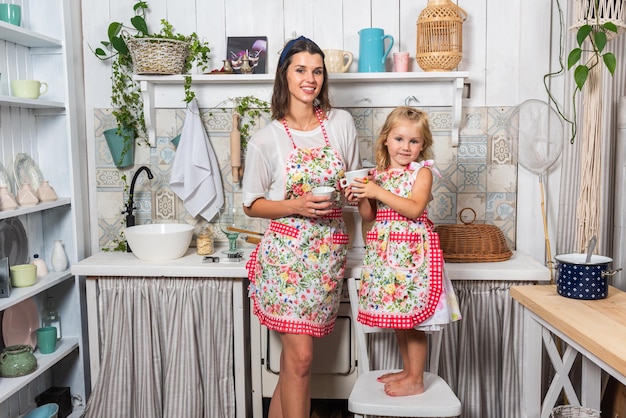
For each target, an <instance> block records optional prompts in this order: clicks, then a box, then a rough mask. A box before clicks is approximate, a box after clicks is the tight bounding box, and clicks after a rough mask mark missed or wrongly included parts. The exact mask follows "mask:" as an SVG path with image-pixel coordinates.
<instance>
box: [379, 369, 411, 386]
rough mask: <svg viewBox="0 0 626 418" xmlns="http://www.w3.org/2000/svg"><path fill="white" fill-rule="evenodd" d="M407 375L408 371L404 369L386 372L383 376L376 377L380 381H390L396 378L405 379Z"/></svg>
mask: <svg viewBox="0 0 626 418" xmlns="http://www.w3.org/2000/svg"><path fill="white" fill-rule="evenodd" d="M405 377H406V372H405V371H404V370H402V371H399V372H393V373H385V374H384V375H382V376H379V377H377V378H376V380H377V381H379V382H380V383H389V382H395V381H396V380H400V379H404V378H405Z"/></svg>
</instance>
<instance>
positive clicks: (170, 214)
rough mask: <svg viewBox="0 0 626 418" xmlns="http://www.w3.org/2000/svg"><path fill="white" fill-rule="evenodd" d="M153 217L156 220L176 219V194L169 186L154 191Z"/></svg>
mask: <svg viewBox="0 0 626 418" xmlns="http://www.w3.org/2000/svg"><path fill="white" fill-rule="evenodd" d="M153 206H154V219H155V220H156V221H174V220H176V194H174V192H172V191H171V190H170V189H169V188H165V187H164V188H161V189H159V190H158V191H157V192H155V193H154V205H153Z"/></svg>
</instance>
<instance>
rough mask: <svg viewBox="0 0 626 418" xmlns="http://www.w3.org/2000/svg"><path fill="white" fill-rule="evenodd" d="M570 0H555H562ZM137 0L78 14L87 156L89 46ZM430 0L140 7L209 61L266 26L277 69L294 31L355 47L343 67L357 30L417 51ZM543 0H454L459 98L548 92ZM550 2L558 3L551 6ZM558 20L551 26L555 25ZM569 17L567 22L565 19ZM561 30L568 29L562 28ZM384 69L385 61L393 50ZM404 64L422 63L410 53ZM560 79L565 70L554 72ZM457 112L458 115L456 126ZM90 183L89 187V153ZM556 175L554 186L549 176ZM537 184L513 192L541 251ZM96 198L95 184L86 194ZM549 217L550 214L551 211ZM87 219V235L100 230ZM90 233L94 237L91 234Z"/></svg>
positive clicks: (232, 1)
mask: <svg viewBox="0 0 626 418" xmlns="http://www.w3.org/2000/svg"><path fill="white" fill-rule="evenodd" d="M567 1H568V0H561V2H562V3H564V4H563V5H562V7H563V8H567ZM134 3H135V1H134V0H83V1H82V19H83V35H84V45H83V51H84V54H85V57H84V68H85V84H86V86H85V90H86V113H87V115H88V117H87V135H88V141H87V143H88V147H90V149H89V160H90V162H93V161H95V158H94V157H93V155H94V151H93V149H92V147H93V143H94V140H93V139H94V138H93V132H94V126H93V118H92V117H90V115H92V114H93V110H94V109H95V108H108V107H110V100H109V96H110V82H109V77H110V66H109V65H108V63H107V64H104V63H102V62H100V61H99V60H98V59H96V58H95V56H94V55H93V54H92V52H91V50H90V46H91V47H96V46H98V44H99V41H101V40H103V39H104V37H105V34H106V30H107V27H108V24H109V23H110V22H111V21H113V20H121V21H123V22H128V21H129V19H130V17H131V12H132V5H133V4H134ZM427 3H428V0H280V1H277V0H254V1H253V0H150V1H148V4H149V6H150V11H149V13H148V16H147V20H148V24H149V26H150V27H151V29H152V30H154V31H158V30H159V29H160V19H161V18H166V19H168V20H169V21H170V23H172V24H173V25H174V27H175V29H176V30H177V31H178V32H181V33H185V34H188V33H191V32H193V31H195V32H196V33H197V34H198V35H199V36H200V37H201V38H204V39H207V40H208V41H209V43H210V47H211V50H212V57H213V59H212V63H211V68H212V69H213V68H220V67H221V66H222V59H224V57H225V56H226V38H227V37H228V36H252V35H265V36H267V38H268V57H269V60H268V72H269V73H270V74H273V73H274V72H275V70H276V64H277V60H278V51H280V49H281V48H282V46H283V44H284V42H285V41H286V40H288V39H290V38H292V37H293V36H294V35H296V36H299V35H304V36H307V37H310V38H312V39H314V40H315V41H316V42H317V43H318V44H319V45H320V47H322V48H337V49H339V48H341V49H345V50H349V51H351V52H352V53H353V54H354V57H355V60H354V62H353V64H352V67H351V68H350V72H356V71H357V68H358V52H359V51H358V49H359V34H358V32H359V30H360V29H363V28H367V27H380V28H383V29H384V31H385V34H390V35H392V36H393V37H394V39H395V44H394V46H393V49H392V52H397V51H400V50H402V51H409V53H410V55H411V57H415V49H416V21H417V18H418V16H419V13H420V12H421V11H422V10H423V9H424V8H425V7H426V5H427ZM553 3H554V2H553V1H548V0H507V1H502V0H458V1H457V4H458V5H459V6H460V7H462V8H463V9H464V10H465V11H466V12H467V14H468V18H467V20H466V21H465V23H464V25H463V50H464V55H463V59H462V61H461V63H460V65H459V68H458V69H459V70H462V71H468V72H469V75H470V76H469V79H468V82H469V83H471V97H470V98H469V99H466V100H464V103H463V106H464V107H500V106H502V107H512V106H516V105H518V104H519V103H521V102H523V101H524V100H526V99H529V98H536V99H542V100H547V97H546V94H545V90H544V87H543V75H544V74H545V73H547V72H548V71H549V69H550V68H551V66H554V65H555V62H556V54H558V36H559V33H558V32H559V29H558V15H557V13H556V7H555V6H554V4H553ZM553 8H554V9H555V10H553ZM555 25H556V26H555ZM566 26H568V23H567V22H566ZM566 35H570V34H569V31H566ZM387 70H391V59H389V60H388V66H387ZM410 71H421V69H420V68H419V67H418V65H417V64H416V63H415V61H414V60H412V65H411V67H410ZM553 83H554V84H556V85H557V91H558V84H559V83H563V79H562V78H561V79H560V80H555V81H553ZM463 124H464V120H462V121H461V129H462V128H463ZM91 166H92V167H91V168H90V170H91V172H90V176H89V182H90V190H95V180H94V179H95V169H94V168H93V164H92V163H91ZM553 184H554V186H553ZM557 185H558V179H557V180H552V176H551V177H550V179H549V181H548V184H546V188H552V189H551V193H550V195H551V196H554V198H553V199H548V201H547V207H548V213H549V214H550V217H553V216H556V215H553V214H556V213H557V210H556V208H557V202H556V197H557V196H558V191H555V190H554V189H555V188H558V187H557ZM539 196H540V194H539V189H538V184H537V177H536V176H535V175H532V174H529V173H524V172H523V170H522V172H521V173H520V181H519V194H518V231H523V233H518V234H517V236H518V249H519V250H522V251H525V252H528V253H530V254H531V255H533V256H534V257H535V258H537V259H538V260H540V261H543V259H544V254H543V242H544V238H543V236H544V232H543V223H542V222H541V210H540V200H539ZM90 199H92V202H90V206H91V207H92V208H95V207H96V205H95V201H93V200H94V199H95V194H94V193H91V194H90ZM549 222H550V224H555V223H554V220H553V219H550V220H549ZM97 230H98V229H97V228H92V235H94V234H97ZM92 242H96V243H97V237H92Z"/></svg>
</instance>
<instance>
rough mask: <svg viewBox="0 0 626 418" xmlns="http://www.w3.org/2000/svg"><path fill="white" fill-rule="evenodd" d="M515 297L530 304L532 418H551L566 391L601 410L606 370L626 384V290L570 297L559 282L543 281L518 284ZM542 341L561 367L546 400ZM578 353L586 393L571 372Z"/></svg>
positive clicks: (527, 340) (574, 400) (527, 381)
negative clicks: (559, 288)
mask: <svg viewBox="0 0 626 418" xmlns="http://www.w3.org/2000/svg"><path fill="white" fill-rule="evenodd" d="M511 296H512V297H513V298H514V299H515V300H517V301H518V302H519V303H521V304H522V305H523V306H524V318H525V320H524V324H525V325H524V364H525V365H526V370H525V373H524V375H523V397H524V400H523V402H524V416H525V417H526V418H539V417H541V418H547V417H549V416H550V412H551V411H552V409H553V407H554V405H555V403H556V402H557V399H558V397H559V395H560V393H561V390H563V391H564V392H565V395H566V396H567V399H568V401H569V403H570V404H571V405H574V406H584V407H587V408H592V409H596V410H600V401H601V396H600V395H601V371H602V370H604V371H605V372H607V373H609V374H610V375H611V376H613V377H614V378H616V379H617V380H618V381H620V382H621V383H622V384H626V316H625V315H624V312H626V293H624V292H622V291H621V290H619V289H617V288H614V287H611V286H610V287H609V295H608V297H607V298H605V299H599V300H580V299H569V298H566V297H563V296H560V295H559V294H558V293H557V291H556V286H555V285H542V286H531V287H517V286H516V287H512V288H511ZM559 341H560V342H561V343H564V344H562V346H561V347H558V346H559ZM542 342H543V344H542ZM542 346H545V348H546V351H547V353H548V355H549V358H550V361H551V363H552V366H553V367H554V371H555V376H554V379H553V380H552V383H551V385H550V387H549V389H548V391H547V393H546V395H545V398H544V399H543V400H542V399H541V396H542V393H541V379H542V372H543V370H542V361H541V358H542ZM578 354H580V355H581V357H582V366H581V367H582V369H581V388H580V398H579V397H578V395H577V393H576V391H575V389H574V385H573V383H572V381H571V380H570V376H569V372H570V369H571V367H572V365H573V364H574V360H575V359H576V357H577V356H578Z"/></svg>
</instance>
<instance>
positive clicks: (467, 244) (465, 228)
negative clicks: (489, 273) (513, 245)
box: [435, 208, 513, 263]
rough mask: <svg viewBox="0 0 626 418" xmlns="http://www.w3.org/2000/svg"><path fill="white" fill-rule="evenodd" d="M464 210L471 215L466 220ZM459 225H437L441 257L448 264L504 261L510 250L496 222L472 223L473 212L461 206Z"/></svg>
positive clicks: (510, 254) (509, 255) (507, 257)
mask: <svg viewBox="0 0 626 418" xmlns="http://www.w3.org/2000/svg"><path fill="white" fill-rule="evenodd" d="M466 210H469V211H471V212H472V213H473V214H474V219H472V220H471V221H469V222H466V221H464V220H463V218H462V215H463V212H465V211H466ZM459 218H460V219H461V222H462V224H455V225H438V226H437V227H436V228H435V232H437V233H438V234H439V241H440V242H441V249H442V250H443V258H444V260H445V261H446V262H448V263H483V262H492V261H505V260H508V259H509V258H511V256H512V255H513V252H512V251H511V250H510V249H509V247H508V245H507V243H506V238H505V237H504V234H503V233H502V231H501V230H500V229H499V228H498V227H497V226H495V225H484V224H474V223H473V222H474V221H475V220H476V212H475V211H474V209H472V208H464V209H462V210H461V212H460V213H459Z"/></svg>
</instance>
